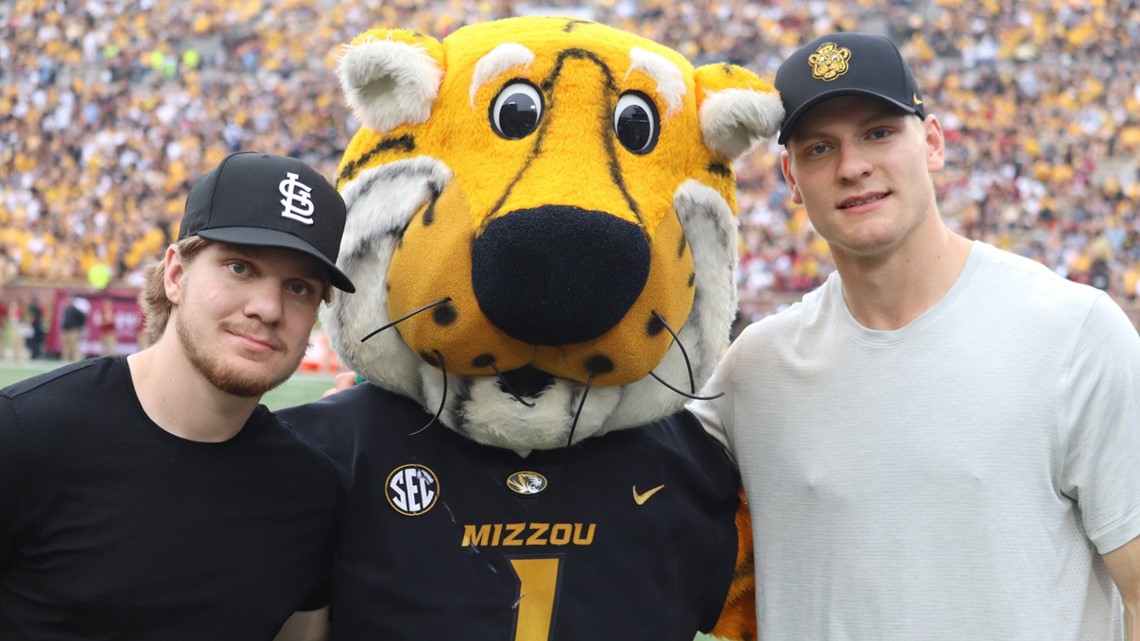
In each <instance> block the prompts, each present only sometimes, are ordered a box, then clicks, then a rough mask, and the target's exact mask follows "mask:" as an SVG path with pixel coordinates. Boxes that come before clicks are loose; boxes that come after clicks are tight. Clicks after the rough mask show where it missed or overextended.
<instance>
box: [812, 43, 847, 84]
mask: <svg viewBox="0 0 1140 641" xmlns="http://www.w3.org/2000/svg"><path fill="white" fill-rule="evenodd" d="M850 59H851V50H850V49H848V48H846V47H840V46H839V45H837V44H835V43H834V42H825V43H823V44H821V45H819V48H818V49H816V50H815V53H813V54H811V55H810V56H808V64H809V65H811V75H812V77H813V78H815V79H816V80H822V81H824V82H831V81H832V80H835V79H836V78H838V77H839V76H842V75H843V74H845V73H847V69H848V66H847V61H848V60H850Z"/></svg>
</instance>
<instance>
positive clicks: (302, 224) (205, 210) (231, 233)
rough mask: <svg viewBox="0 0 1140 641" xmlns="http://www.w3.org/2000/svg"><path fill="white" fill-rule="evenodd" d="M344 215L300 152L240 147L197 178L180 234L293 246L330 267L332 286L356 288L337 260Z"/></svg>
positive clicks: (337, 197) (326, 184) (336, 196)
mask: <svg viewBox="0 0 1140 641" xmlns="http://www.w3.org/2000/svg"><path fill="white" fill-rule="evenodd" d="M344 221H345V206H344V200H343V199H342V198H341V197H340V194H339V193H337V191H336V188H334V187H333V186H332V185H330V184H329V182H328V181H327V180H325V179H324V177H323V176H321V175H320V173H318V172H317V171H316V170H315V169H313V168H312V167H309V166H308V165H306V164H305V163H303V162H301V161H300V160H297V159H296V158H288V157H285V156H272V155H269V154H262V153H257V152H253V151H239V152H237V153H235V154H231V155H229V156H227V157H226V158H225V160H223V161H222V163H221V164H220V165H218V166H217V168H215V169H212V170H210V171H209V172H207V173H206V174H204V175H203V176H202V177H201V178H199V179H198V181H197V182H195V183H194V187H192V188H191V189H190V195H189V196H187V197H186V211H185V213H184V214H183V215H182V225H181V227H180V228H179V230H178V240H182V239H184V238H189V237H191V236H201V237H202V238H205V239H207V240H215V241H219V242H223V243H232V244H235V245H258V246H262V247H282V248H285V249H294V250H296V251H299V252H301V253H303V254H307V255H309V256H312V257H313V258H316V259H317V260H318V261H320V262H321V264H323V265H324V266H325V267H327V268H328V270H329V280H330V281H331V282H332V284H333V286H335V287H336V288H338V289H342V290H344V291H346V292H355V291H356V287H355V286H354V285H353V284H352V281H351V280H349V279H348V276H345V275H344V272H342V271H340V270H339V269H337V266H336V257H337V254H338V253H339V252H340V237H341V234H342V233H344Z"/></svg>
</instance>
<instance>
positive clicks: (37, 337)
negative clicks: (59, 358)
mask: <svg viewBox="0 0 1140 641" xmlns="http://www.w3.org/2000/svg"><path fill="white" fill-rule="evenodd" d="M24 317H25V318H26V319H27V322H28V330H29V331H28V341H27V346H28V356H29V357H30V358H32V359H37V358H39V357H40V356H41V355H42V354H43V351H44V308H43V306H41V305H40V299H39V297H38V296H36V295H35V294H32V297H31V298H29V299H28V306H27V308H26V309H25V310H24Z"/></svg>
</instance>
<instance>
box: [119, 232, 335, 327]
mask: <svg viewBox="0 0 1140 641" xmlns="http://www.w3.org/2000/svg"><path fill="white" fill-rule="evenodd" d="M212 244H215V241H211V240H206V239H205V238H202V237H201V236H191V237H189V238H184V239H182V240H180V241H178V243H177V244H176V245H175V246H176V247H178V254H179V255H180V256H181V257H182V263H183V264H184V265H189V264H190V263H191V262H193V261H194V258H195V257H197V255H198V254H199V253H201V252H202V250H204V249H205V248H207V247H209V246H210V245H212ZM217 244H224V243H217ZM165 280H166V261H165V260H160V261H157V262H155V263H153V264H151V265H148V266H147V268H146V271H145V272H144V274H143V286H142V289H141V290H140V291H139V298H138V301H139V307H140V308H141V309H142V313H143V319H144V325H143V331H144V332H145V333H146V335H147V337H148V338H149V339H150V342H154V341H156V340H158V339H159V338H161V337H162V334H163V333H164V332H166V325H167V323H169V322H170V311H171V310H172V309H173V308H174V303H172V302H170V299H169V298H167V297H166V283H165ZM332 296H333V287H332V281H331V280H330V279H329V277H328V276H324V277H323V278H322V279H321V300H322V301H324V302H325V303H328V302H330V301H331V300H332Z"/></svg>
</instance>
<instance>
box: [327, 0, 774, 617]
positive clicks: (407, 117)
mask: <svg viewBox="0 0 1140 641" xmlns="http://www.w3.org/2000/svg"><path fill="white" fill-rule="evenodd" d="M339 74H340V80H341V85H342V88H343V90H344V94H345V96H346V98H347V100H348V102H349V104H350V105H351V107H352V108H353V111H354V113H355V115H356V117H357V118H358V119H359V121H360V122H361V125H362V126H361V128H360V130H359V131H358V132H357V133H356V135H355V136H354V138H353V139H352V141H351V144H350V145H349V147H348V149H347V151H346V153H345V156H344V158H343V160H342V163H341V166H340V169H339V176H338V187H339V189H340V190H341V192H342V194H343V195H344V197H345V201H346V203H347V205H348V210H349V217H348V224H347V227H346V229H345V236H344V240H343V244H342V249H341V259H340V267H341V268H342V269H343V270H344V271H345V272H346V273H348V274H349V275H350V276H351V278H352V279H353V281H354V282H355V283H356V284H357V288H358V291H357V293H356V294H355V295H354V296H341V297H337V298H336V299H335V301H334V303H333V305H332V306H331V307H330V308H329V309H327V310H326V311H325V312H323V315H322V324H323V327H324V328H325V330H326V331H327V332H328V334H329V336H330V339H331V340H332V343H333V345H334V347H335V349H336V350H337V352H338V353H339V355H340V356H341V358H342V359H343V361H345V362H346V363H347V364H348V365H349V366H350V367H351V368H353V369H354V370H356V371H357V372H358V373H359V374H360V375H361V376H363V377H365V378H366V379H368V381H369V382H371V383H372V384H374V385H376V386H379V387H381V388H383V389H385V390H388V391H390V392H394V393H396V394H398V395H401V396H404V397H407V398H410V399H412V400H414V401H415V402H416V403H418V404H419V405H421V406H422V407H423V408H424V410H425V411H426V412H428V414H430V415H434V416H436V418H437V419H438V420H439V421H440V422H442V423H443V424H444V425H445V426H446V427H447V428H450V429H451V430H453V431H455V432H457V433H459V434H461V435H462V436H464V437H466V439H469V440H472V441H475V442H477V443H480V444H482V445H486V446H491V447H494V448H502V449H506V450H511V451H514V452H517V453H519V456H520V457H525V456H527V455H528V453H530V452H533V451H535V450H543V451H545V450H557V449H560V448H571V446H573V448H578V447H580V445H584V442H585V441H587V440H591V441H592V440H593V439H600V438H604V435H607V434H610V433H613V432H617V431H623V430H644V429H649V426H652V425H653V424H655V423H656V422H658V421H661V420H663V419H666V418H667V417H670V416H673V415H676V414H677V413H679V412H683V406H684V403H685V402H686V400H687V398H686V396H687V395H692V394H695V393H696V392H697V390H699V389H700V387H701V385H702V384H703V383H704V382H705V380H706V379H707V378H708V376H709V375H710V374H711V371H712V368H713V366H714V364H715V362H716V360H717V358H718V357H719V355H720V354H721V352H722V350H723V349H724V347H725V345H726V342H727V339H728V335H729V328H730V325H731V322H732V319H733V316H734V314H735V312H736V292H735V287H734V285H733V270H734V267H735V265H736V253H735V248H736V217H735V213H736V200H735V184H734V180H735V177H734V174H733V170H732V162H733V160H735V159H736V158H738V157H739V156H741V155H742V154H744V153H746V152H747V151H749V150H750V149H751V148H752V147H753V146H754V145H755V144H756V143H758V142H759V141H760V140H762V139H763V138H766V137H769V136H771V135H773V134H774V133H775V131H776V129H777V127H778V126H779V123H780V121H781V119H782V116H783V111H782V108H781V106H780V101H779V98H778V96H777V95H776V93H775V91H774V89H773V88H772V87H771V85H769V84H768V83H767V82H765V81H763V80H761V79H760V78H759V77H757V76H756V75H755V74H753V73H752V72H750V71H748V70H746V69H744V68H741V67H738V66H734V65H729V64H712V65H706V66H702V67H699V68H693V66H692V65H691V64H690V63H689V62H688V61H686V60H685V59H684V58H683V57H682V56H681V55H679V54H678V53H676V52H675V51H673V50H671V49H669V48H667V47H664V46H661V45H660V44H657V43H655V42H653V41H650V40H647V39H644V38H641V37H638V36H635V35H633V34H629V33H626V32H623V31H619V30H616V29H612V28H609V27H606V26H604V25H600V24H595V23H589V22H582V21H577V20H570V19H560V18H514V19H508V20H502V21H496V22H488V23H483V24H476V25H471V26H467V27H463V28H461V29H459V30H458V31H456V32H454V33H453V34H451V35H450V36H448V37H447V38H446V39H444V40H442V41H439V40H436V39H434V38H431V37H428V36H424V35H421V34H418V33H414V32H411V31H406V30H387V29H376V30H372V31H369V32H366V33H364V34H362V35H360V36H359V37H357V38H356V39H355V40H354V41H353V42H352V43H351V45H349V46H347V47H346V49H345V52H344V55H343V58H342V60H341V64H340V69H339ZM382 328H383V331H377V330H380V329H382ZM429 418H430V417H429ZM662 465H665V463H662ZM678 473H680V472H678ZM587 491H588V490H587V489H586V488H583V489H582V492H583V493H585V492H587ZM634 493H635V497H636V494H637V490H636V489H635V490H634ZM741 527H742V529H741V532H742V537H741V538H742V542H743V543H744V545H743V546H741V554H740V559H739V563H740V564H744V563H747V562H748V561H747V557H748V554H747V549H746V548H750V542H749V541H750V539H748V536H747V533H746V528H747V522H746V521H743V522H742V526H741ZM597 544H599V543H595V545H597ZM741 575H742V576H741V578H742V579H744V578H746V579H748V580H750V579H751V572H750V569H748V570H747V571H742V572H741ZM744 575H747V576H746V577H745V576H744ZM734 594H736V593H735V592H734ZM750 600H751V599H750V598H742V599H741V601H742V602H744V603H741V604H740V605H742V606H743V607H751V605H752V604H751V602H750ZM734 607H735V606H734ZM585 614H588V613H585ZM730 615H734V616H740V612H739V611H738V610H737V611H735V614H734V612H733V608H728V609H726V611H725V618H724V619H722V620H727V619H728V617H729V616H730ZM741 618H742V620H743V622H737V623H735V624H733V626H730V627H731V628H732V629H728V630H726V629H724V628H721V629H720V632H721V633H724V634H725V636H729V637H735V638H745V637H747V635H748V631H747V630H746V629H744V628H746V627H747V626H748V622H747V618H748V615H747V614H745V615H744V616H743V617H741ZM741 626H743V627H741ZM753 627H754V624H753Z"/></svg>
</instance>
